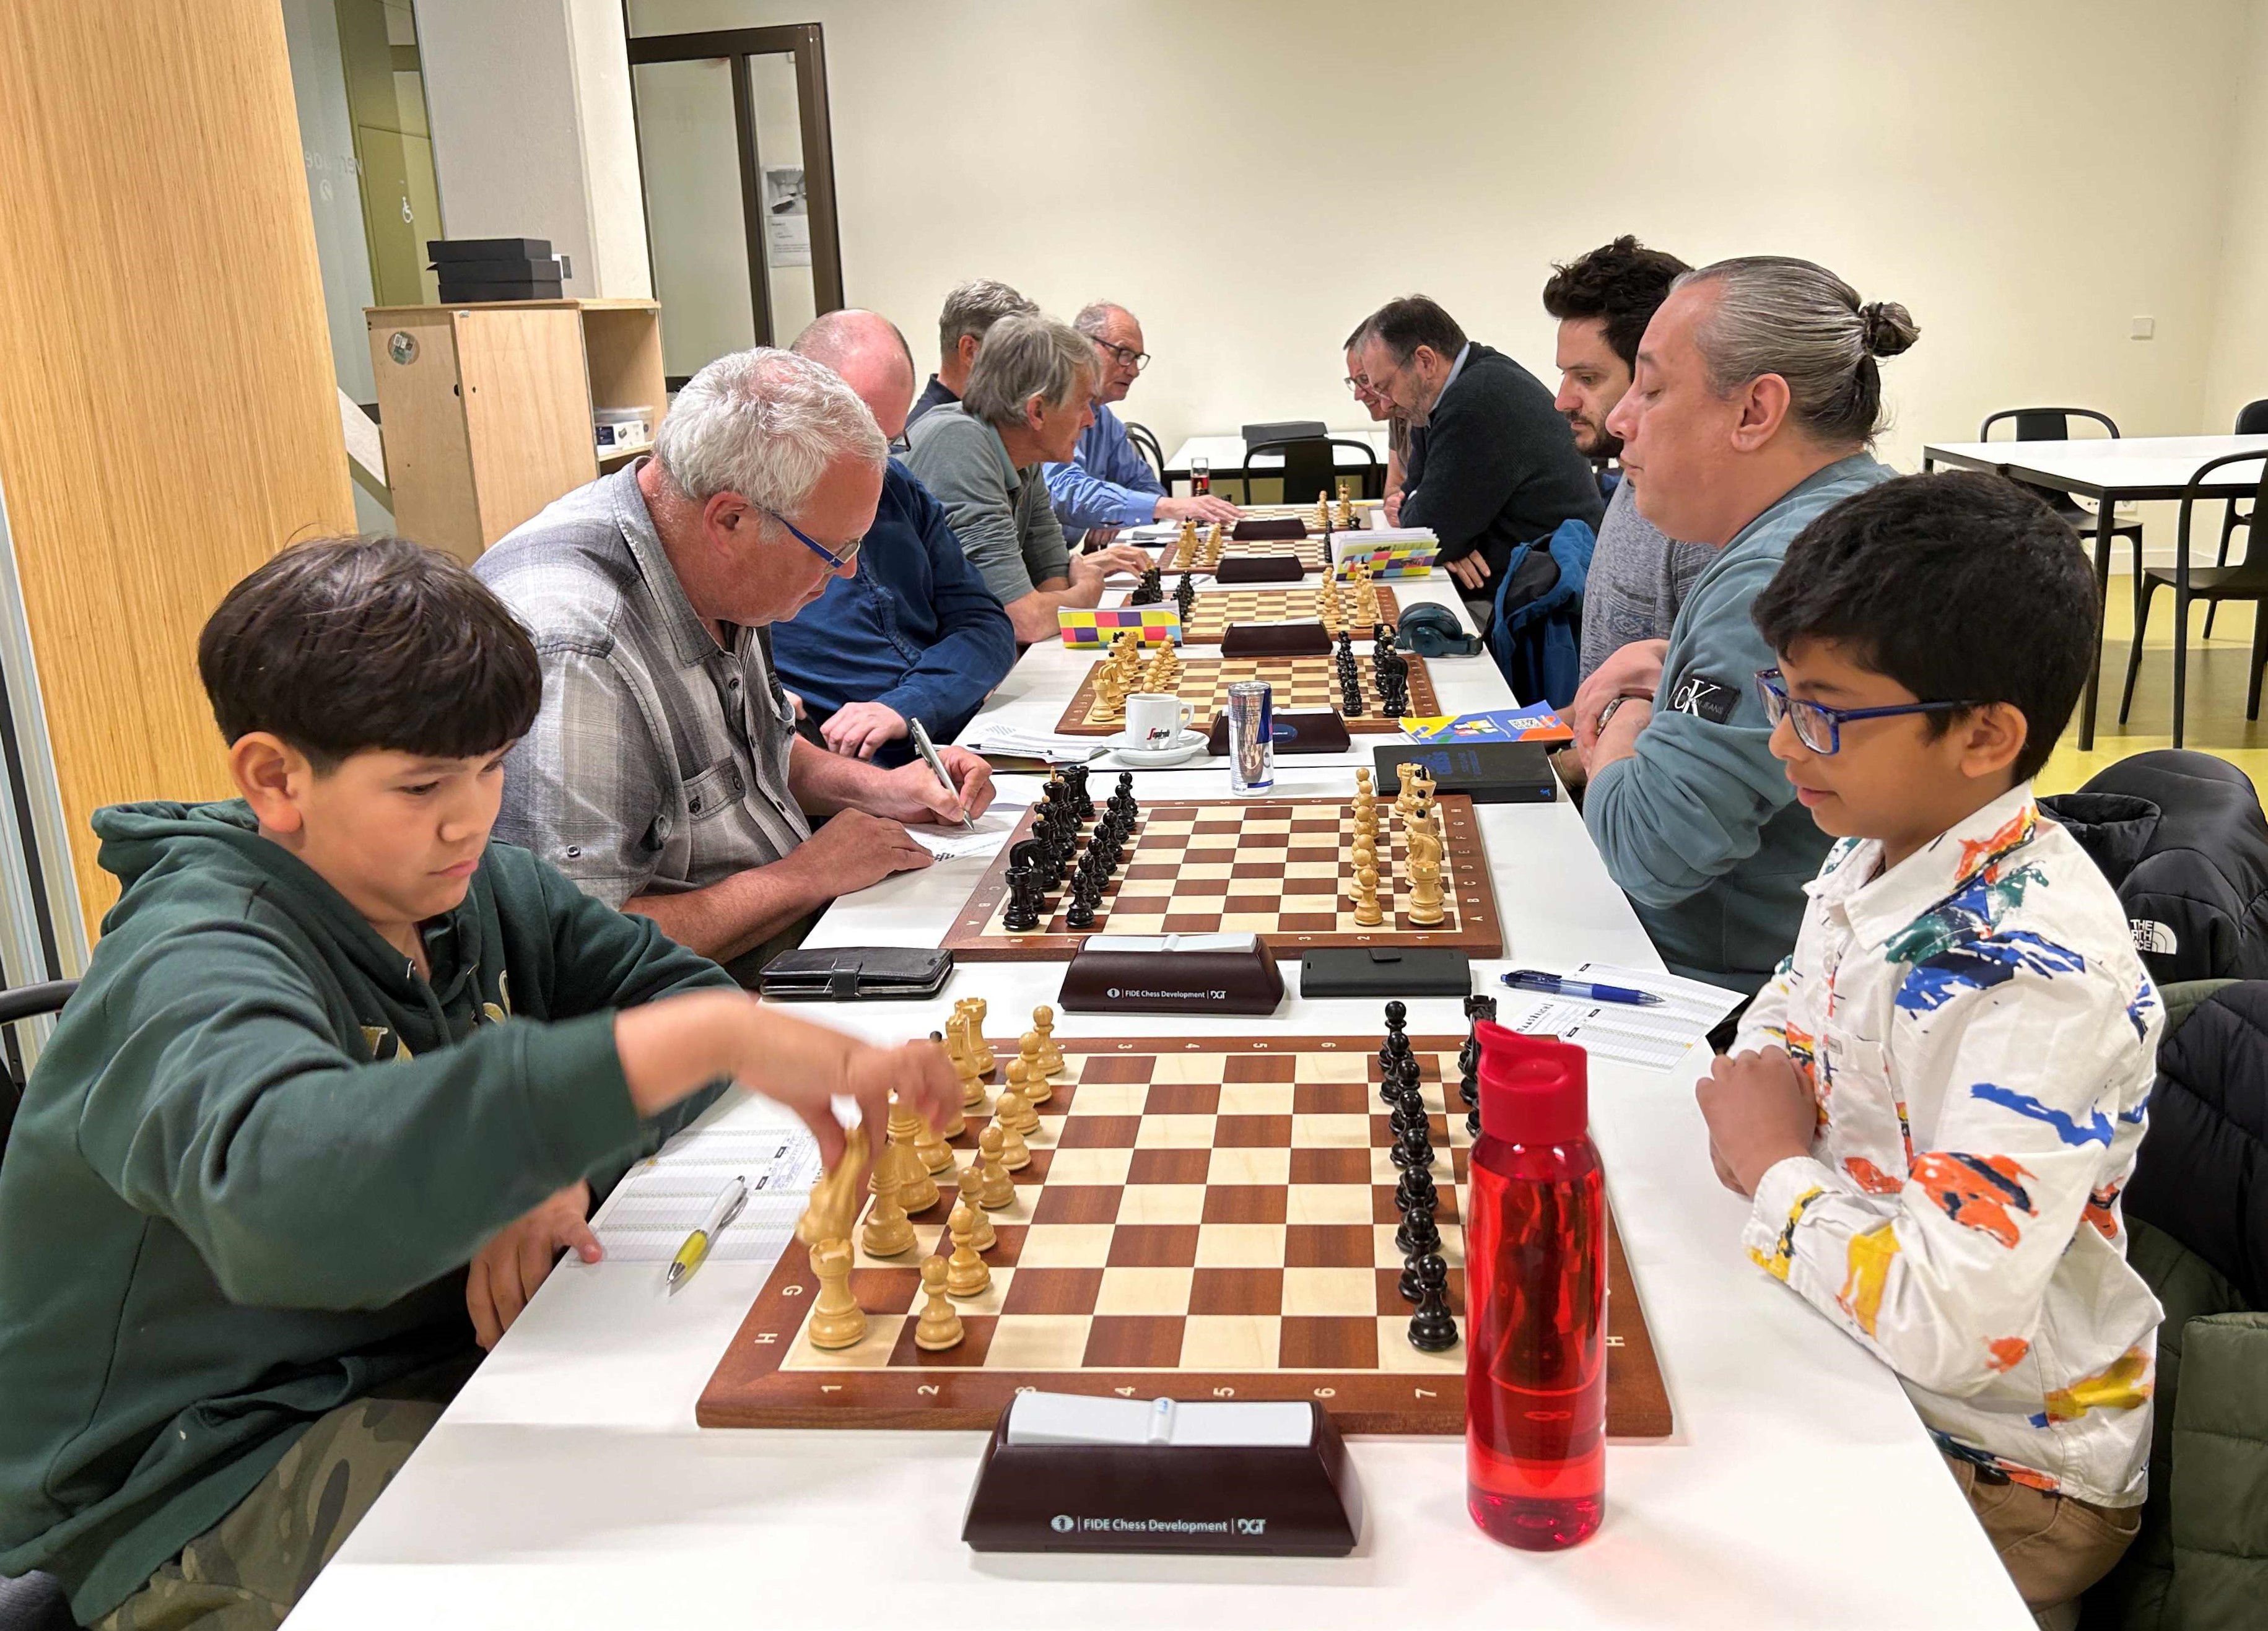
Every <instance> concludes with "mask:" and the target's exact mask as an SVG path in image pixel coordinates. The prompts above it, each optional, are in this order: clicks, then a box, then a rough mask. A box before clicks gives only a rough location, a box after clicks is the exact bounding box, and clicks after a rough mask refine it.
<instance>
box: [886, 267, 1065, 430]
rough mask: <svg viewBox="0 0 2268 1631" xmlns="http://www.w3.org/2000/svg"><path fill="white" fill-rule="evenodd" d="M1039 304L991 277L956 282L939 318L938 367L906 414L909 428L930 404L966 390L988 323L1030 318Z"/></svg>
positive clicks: (950, 399)
mask: <svg viewBox="0 0 2268 1631" xmlns="http://www.w3.org/2000/svg"><path fill="white" fill-rule="evenodd" d="M1039 309H1040V308H1039V307H1038V306H1037V305H1034V304H1033V303H1032V302H1031V301H1029V300H1027V299H1025V298H1024V297H1023V296H1021V295H1020V294H1018V293H1017V292H1016V291H1015V290H1013V289H1011V288H1009V287H1008V285H1007V284H1005V283H998V282H995V281H994V280H993V279H991V278H989V277H972V278H970V279H969V280H968V282H967V283H961V284H957V285H956V286H955V287H954V290H953V291H952V292H951V293H950V294H948V295H946V298H945V309H944V310H943V311H941V312H939V313H938V317H937V371H936V372H935V373H933V374H932V375H931V376H930V377H929V384H927V385H926V386H923V387H922V393H921V394H920V395H919V396H917V397H916V398H915V399H914V409H913V412H911V413H910V414H908V415H906V425H907V428H908V429H909V430H910V429H911V428H912V427H913V426H914V425H915V424H916V423H917V422H918V421H919V420H920V419H921V417H922V415H924V414H926V413H928V412H929V410H930V409H931V408H939V407H942V406H943V405H944V404H946V403H947V402H958V401H959V400H961V393H962V392H964V391H966V390H968V371H969V370H971V369H972V368H974V367H976V353H977V352H978V351H979V350H981V349H983V345H984V336H985V335H986V334H990V333H991V332H992V325H993V324H995V323H997V322H998V321H999V320H1001V319H1002V318H1004V317H1032V316H1035V315H1037V313H1038V312H1039Z"/></svg>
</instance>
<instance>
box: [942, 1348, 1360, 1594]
mask: <svg viewBox="0 0 2268 1631" xmlns="http://www.w3.org/2000/svg"><path fill="white" fill-rule="evenodd" d="M1126 1391H1128V1392H1131V1391H1132V1390H1130V1389H1129V1390H1126ZM1361 1533H1362V1491H1361V1486H1360V1485H1359V1483H1358V1482H1357V1481H1356V1479H1355V1473H1354V1467H1353V1466H1352V1464H1351V1463H1350V1462H1349V1461H1348V1459H1347V1453H1346V1444H1345V1442H1344V1440H1343V1439H1341V1438H1340V1437H1339V1433H1338V1429H1337V1428H1336V1427H1334V1426H1332V1425H1331V1419H1330V1417H1329V1415H1328V1414H1325V1412H1324V1410H1323V1407H1322V1406H1321V1405H1318V1404H1315V1403H1314V1402H1312V1401H1301V1402H1285V1403H1272V1402H1270V1403H1261V1402H1236V1403H1211V1402H1202V1403H1184V1402H1181V1401H1177V1400H1171V1399H1155V1400H1135V1399H1110V1398H1100V1397H1093V1396H1088V1395H1085V1394H1076V1393H1025V1394H1020V1395H1019V1396H1018V1397H1017V1398H1016V1399H1015V1400H1014V1401H1013V1402H1012V1403H1011V1404H1010V1405H1009V1407H1007V1408H1006V1409H1005V1410H1004V1411H1002V1412H1001V1413H1000V1420H999V1422H998V1425H996V1426H995V1427H994V1428H993V1429H992V1437H991V1440H990V1443H988V1444H986V1445H985V1446H984V1459H983V1464H982V1466H979V1468H978V1469H977V1473H976V1488H975V1490H974V1491H972V1492H971V1494H970V1495H969V1500H968V1516H967V1517H966V1518H965V1519H964V1521H963V1523H962V1525H961V1539H962V1540H963V1541H964V1542H965V1543H966V1544H967V1545H968V1546H969V1547H971V1548H973V1549H974V1550H976V1551H979V1552H1198V1553H1204V1554H1211V1555H1216V1556H1218V1555H1223V1554H1226V1555H1242V1556H1247V1557H1257V1556H1269V1557H1344V1556H1345V1555H1346V1554H1348V1553H1350V1552H1351V1551H1353V1550H1354V1547H1355V1542H1356V1540H1357V1539H1359V1537H1360V1535H1361Z"/></svg>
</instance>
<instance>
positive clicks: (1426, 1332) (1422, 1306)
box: [1410, 1252, 1457, 1354]
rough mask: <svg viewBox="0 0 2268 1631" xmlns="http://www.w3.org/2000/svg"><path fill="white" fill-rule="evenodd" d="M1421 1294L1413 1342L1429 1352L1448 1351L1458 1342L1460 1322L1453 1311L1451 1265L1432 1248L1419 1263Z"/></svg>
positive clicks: (1414, 1318)
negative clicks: (1458, 1325)
mask: <svg viewBox="0 0 2268 1631" xmlns="http://www.w3.org/2000/svg"><path fill="white" fill-rule="evenodd" d="M1417 1268H1418V1286H1419V1289H1420V1291H1421V1293H1422V1294H1421V1295H1420V1296H1419V1297H1418V1311H1417V1312H1416V1313H1414V1314H1412V1315H1410V1347H1412V1348H1416V1349H1418V1352H1420V1353H1425V1354H1446V1353H1447V1352H1448V1351H1449V1349H1451V1348H1454V1347H1455V1346H1456V1345H1457V1322H1456V1320H1455V1319H1454V1317H1452V1316H1451V1314H1450V1312H1449V1266H1448V1265H1447V1263H1445V1262H1443V1261H1442V1260H1441V1259H1440V1254H1439V1253H1433V1252H1428V1253H1426V1254H1425V1256H1423V1257H1421V1258H1419V1259H1418V1263H1417Z"/></svg>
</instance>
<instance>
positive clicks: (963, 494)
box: [905, 402, 1071, 606]
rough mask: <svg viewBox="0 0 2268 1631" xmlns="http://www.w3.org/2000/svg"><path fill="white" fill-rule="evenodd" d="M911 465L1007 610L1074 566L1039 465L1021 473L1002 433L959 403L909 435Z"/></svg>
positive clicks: (925, 419)
mask: <svg viewBox="0 0 2268 1631" xmlns="http://www.w3.org/2000/svg"><path fill="white" fill-rule="evenodd" d="M906 438H907V441H908V442H909V444H910V446H909V451H908V452H907V454H906V460H905V461H906V465H907V467H909V469H911V470H912V471H913V473H914V474H915V475H917V476H918V477H920V478H921V484H922V485H923V486H924V487H926V488H927V489H929V490H930V492H931V493H932V495H933V496H935V497H936V499H937V501H938V503H941V504H943V505H944V506H945V516H946V521H947V522H948V523H949V524H950V525H951V526H952V527H953V532H954V536H955V537H956V538H958V539H960V540H961V550H962V552H963V553H964V554H966V555H968V559H969V561H970V562H971V563H972V564H974V565H975V566H976V569H977V570H978V571H979V572H980V573H982V574H983V577H984V586H985V587H986V588H988V589H990V591H992V592H993V594H994V595H995V596H997V597H998V599H999V601H1000V604H1001V605H1002V606H1006V605H1008V604H1010V603H1011V602H1013V601H1016V600H1020V599H1023V598H1024V597H1025V596H1026V595H1027V594H1030V593H1031V592H1032V591H1033V590H1034V589H1035V588H1037V587H1038V586H1039V585H1040V584H1043V583H1045V582H1047V581H1048V580H1049V578H1059V577H1063V576H1064V574H1065V573H1066V572H1067V571H1069V569H1070V562H1071V547H1070V545H1069V544H1067V543H1066V542H1065V541H1064V530H1063V524H1062V523H1061V522H1059V521H1057V519H1056V512H1055V506H1054V505H1053V504H1052V503H1050V502H1049V497H1048V484H1047V483H1046V482H1045V481H1042V480H1041V479H1040V467H1039V466H1037V465H1033V466H1030V467H1027V468H1025V469H1022V470H1019V469H1018V468H1017V467H1015V466H1014V465H1013V463H1011V462H1010V461H1009V459H1008V450H1007V447H1006V446H1005V444H1003V443H1002V442H1001V440H1000V433H999V432H998V430H994V429H993V428H992V427H991V426H990V425H988V424H986V423H985V422H983V420H981V419H972V418H970V417H969V416H968V410H967V409H966V408H962V407H961V404H960V403H958V402H945V403H941V404H939V406H938V407H935V408H931V409H930V411H929V412H927V413H925V414H924V415H922V416H921V417H920V419H918V420H917V421H916V422H914V424H913V425H912V427H911V428H910V429H909V430H907V432H906Z"/></svg>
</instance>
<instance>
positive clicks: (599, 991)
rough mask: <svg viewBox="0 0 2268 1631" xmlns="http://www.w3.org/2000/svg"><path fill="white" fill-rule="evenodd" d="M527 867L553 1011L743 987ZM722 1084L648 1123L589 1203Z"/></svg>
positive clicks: (538, 867)
mask: <svg viewBox="0 0 2268 1631" xmlns="http://www.w3.org/2000/svg"><path fill="white" fill-rule="evenodd" d="M529 863H530V864H531V865H532V866H534V869H535V871H536V874H537V878H538V884H539V887H540V888H541V891H542V893H543V903H544V907H545V908H546V915H547V917H548V918H549V921H550V923H551V925H552V933H551V944H552V955H553V958H554V959H555V960H554V964H553V966H554V968H555V970H556V974H555V977H554V981H553V989H552V1002H551V1011H552V1012H553V1013H555V1014H580V1013H590V1012H596V1011H599V1010H608V1011H612V1010H615V1009H617V1008H635V1007H637V1006H638V1005H639V1004H640V1003H652V1002H655V1001H658V1000H659V999H660V998H662V997H665V996H675V995H679V994H680V993H682V992H687V991H701V990H717V989H722V990H726V991H734V990H738V989H739V986H738V985H737V984H736V983H735V982H734V981H733V976H732V975H730V974H728V973H725V971H724V970H723V969H722V968H719V967H718V966H717V965H716V964H714V963H712V962H711V961H710V960H709V959H707V958H705V957H703V956H702V955H701V954H700V953H698V952H697V951H688V950H687V949H686V948H685V947H683V946H681V945H680V944H677V942H676V941H674V940H672V939H671V938H670V937H668V936H667V935H666V934H664V933H662V931H661V929H660V926H659V924H657V923H656V922H654V921H653V919H652V918H650V917H643V916H640V915H638V914H637V913H635V912H618V911H616V910H615V908H614V907H610V906H608V904H607V903H606V902H605V901H603V900H595V899H593V897H592V896H589V895H586V894H585V893H583V892H582V891H581V890H580V889H578V888H577V887H576V886H575V883H574V880H573V879H571V878H569V877H567V875H566V874H565V873H563V872H562V871H559V870H558V869H557V868H556V867H554V866H552V865H550V864H549V863H547V862H545V861H542V860H541V859H538V858H535V857H533V856H531V857H530V858H529ZM725 1085H726V1084H725V1083H722V1082H718V1083H715V1084H711V1085H710V1086H708V1087H704V1088H703V1089H702V1090H701V1091H699V1092H697V1093H694V1094H692V1095H691V1096H690V1097H689V1098H682V1099H680V1100H679V1101H678V1102H677V1103H676V1104H674V1105H672V1106H670V1107H669V1108H668V1109H666V1110H665V1111H663V1112H662V1113H660V1114H659V1115H658V1116H654V1117H652V1118H651V1119H649V1120H647V1121H646V1123H645V1134H644V1137H642V1138H641V1139H640V1140H639V1141H638V1142H637V1145H636V1146H635V1147H634V1148H632V1149H630V1150H626V1151H623V1152H622V1153H620V1154H618V1155H615V1156H613V1157H608V1159H607V1160H605V1161H603V1162H601V1163H600V1164H598V1165H596V1166H594V1167H593V1169H592V1170H591V1171H590V1172H588V1173H587V1174H586V1176H587V1177H588V1179H590V1184H591V1194H592V1198H593V1201H603V1200H605V1199H606V1198H607V1196H608V1194H609V1193H611V1192H612V1190H613V1189H614V1187H615V1185H616V1184H618V1183H620V1182H621V1181H622V1174H623V1173H624V1172H628V1171H629V1170H630V1164H631V1163H633V1162H635V1161H638V1160H641V1159H643V1158H644V1157H646V1156H649V1155H652V1153H653V1152H654V1151H655V1150H659V1149H660V1148H661V1146H662V1144H663V1143H664V1142H666V1141H667V1140H668V1138H669V1137H670V1136H671V1135H673V1134H674V1133H676V1132H677V1131H679V1130H680V1129H681V1128H684V1127H687V1126H689V1124H690V1123H691V1122H692V1120H693V1119H694V1118H695V1117H696V1116H697V1115H699V1114H700V1113H702V1112H703V1111H704V1110H706V1109H707V1108H708V1107H709V1106H711V1105H712V1104H714V1103H715V1102H716V1100H717V1096H718V1094H719V1093H721V1092H723V1091H725Z"/></svg>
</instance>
